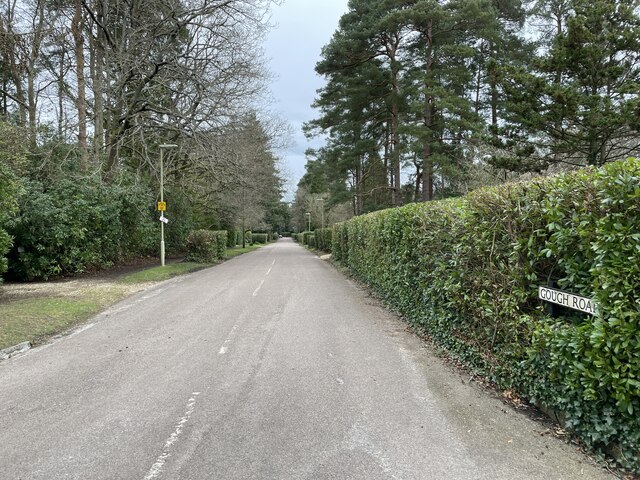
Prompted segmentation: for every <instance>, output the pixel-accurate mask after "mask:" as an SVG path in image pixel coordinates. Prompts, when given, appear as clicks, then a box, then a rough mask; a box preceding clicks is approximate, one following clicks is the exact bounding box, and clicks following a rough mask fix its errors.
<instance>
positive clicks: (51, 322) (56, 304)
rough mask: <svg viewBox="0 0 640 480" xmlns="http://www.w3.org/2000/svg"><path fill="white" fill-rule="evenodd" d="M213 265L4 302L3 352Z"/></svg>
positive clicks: (0, 313)
mask: <svg viewBox="0 0 640 480" xmlns="http://www.w3.org/2000/svg"><path fill="white" fill-rule="evenodd" d="M262 246H263V245H253V246H249V247H246V248H242V247H237V248H232V249H228V250H227V259H229V258H233V257H237V256H238V255H242V254H243V253H247V252H252V251H254V250H257V249H258V248H260V247H262ZM212 265H213V264H203V263H193V262H182V263H173V264H170V265H166V266H164V267H152V268H147V269H145V270H141V271H139V272H136V273H132V274H129V275H126V276H124V277H122V278H120V279H119V280H118V282H117V283H110V284H107V285H104V286H93V285H91V286H81V287H80V288H79V289H78V290H77V291H74V292H73V293H72V294H71V295H70V296H60V294H59V292H58V291H57V290H55V289H53V291H52V293H47V294H41V295H40V296H36V297H30V298H25V299H17V300H11V301H8V302H6V303H0V349H3V348H7V347H11V346H13V345H17V344H19V343H22V342H31V343H32V344H33V345H38V344H40V343H43V342H44V341H45V340H46V339H47V338H48V337H51V336H53V335H56V334H59V333H62V332H65V331H67V330H69V329H70V328H72V327H74V326H76V325H78V324H80V323H82V322H83V321H85V320H87V319H88V318H91V317H92V316H93V315H95V314H97V313H99V312H101V311H103V310H104V309H105V308H108V307H109V306H111V305H113V304H114V303H117V302H118V301H120V300H122V299H124V298H126V297H127V296H129V295H131V294H132V293H133V292H134V291H136V290H139V289H140V288H143V289H144V288H145V287H136V285H135V284H139V283H147V282H161V281H163V280H167V279H169V278H171V277H175V276H177V275H184V274H186V273H190V272H194V271H196V270H201V269H203V268H207V267H211V266H212Z"/></svg>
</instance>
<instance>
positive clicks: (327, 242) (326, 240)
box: [314, 228, 333, 252]
mask: <svg viewBox="0 0 640 480" xmlns="http://www.w3.org/2000/svg"><path fill="white" fill-rule="evenodd" d="M314 235H315V241H316V246H317V247H318V250H322V251H323V252H331V241H332V235H333V230H332V229H331V228H319V229H317V230H316V231H315V232H314Z"/></svg>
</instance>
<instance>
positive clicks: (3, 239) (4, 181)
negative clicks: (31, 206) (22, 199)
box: [0, 163, 18, 283]
mask: <svg viewBox="0 0 640 480" xmlns="http://www.w3.org/2000/svg"><path fill="white" fill-rule="evenodd" d="M17 194H18V181H17V179H16V177H15V175H14V174H13V172H12V171H11V169H10V168H9V166H8V165H4V164H3V163H0V283H2V275H3V274H4V273H5V272H6V271H7V259H6V257H5V255H6V254H7V252H8V251H9V248H10V247H11V244H12V241H11V237H10V236H9V234H8V233H7V231H6V230H5V224H6V222H7V219H8V218H9V215H10V214H12V213H13V212H15V210H16V207H17V202H16V198H17Z"/></svg>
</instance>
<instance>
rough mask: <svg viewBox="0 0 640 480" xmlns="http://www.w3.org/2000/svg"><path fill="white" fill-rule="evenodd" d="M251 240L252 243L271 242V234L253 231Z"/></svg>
mask: <svg viewBox="0 0 640 480" xmlns="http://www.w3.org/2000/svg"><path fill="white" fill-rule="evenodd" d="M251 242H252V243H261V244H265V243H268V242H269V234H268V233H252V234H251Z"/></svg>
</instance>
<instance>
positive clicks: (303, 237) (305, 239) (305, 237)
mask: <svg viewBox="0 0 640 480" xmlns="http://www.w3.org/2000/svg"><path fill="white" fill-rule="evenodd" d="M312 235H313V232H302V233H300V234H299V236H298V238H299V239H300V244H301V245H307V246H309V238H310V237H311V236H312Z"/></svg>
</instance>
